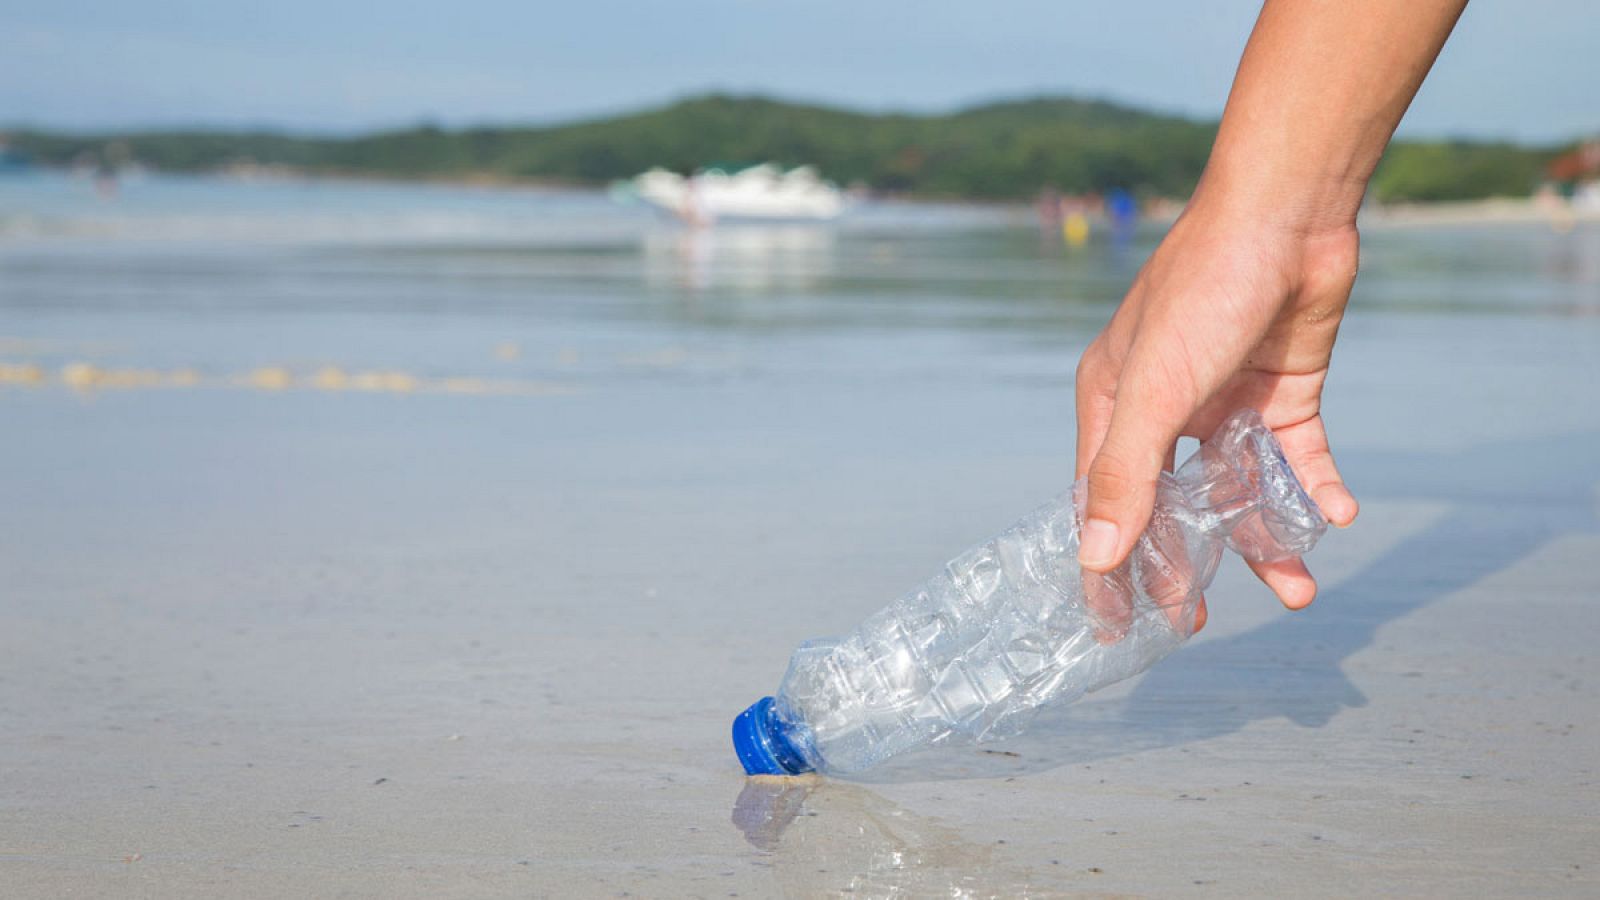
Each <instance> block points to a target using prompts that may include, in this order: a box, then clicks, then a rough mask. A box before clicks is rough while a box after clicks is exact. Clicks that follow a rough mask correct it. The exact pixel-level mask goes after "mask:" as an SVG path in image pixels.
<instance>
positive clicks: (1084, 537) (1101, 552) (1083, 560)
mask: <svg viewBox="0 0 1600 900" xmlns="http://www.w3.org/2000/svg"><path fill="white" fill-rule="evenodd" d="M1116 553H1117V523H1115V522H1108V521H1106V520H1105V519H1090V520H1089V521H1087V522H1085V523H1083V532H1082V533H1081V534H1080V535H1079V536H1078V563H1079V564H1080V565H1082V566H1084V567H1086V568H1090V569H1096V570H1098V569H1105V568H1107V567H1109V566H1110V565H1111V559H1112V557H1114V556H1116Z"/></svg>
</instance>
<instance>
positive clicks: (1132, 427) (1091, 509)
mask: <svg viewBox="0 0 1600 900" xmlns="http://www.w3.org/2000/svg"><path fill="white" fill-rule="evenodd" d="M1118 393H1119V394H1121V393H1122V392H1121V391H1119V392H1118ZM1145 396H1149V395H1145ZM1120 399H1121V400H1122V402H1120V403H1118V404H1117V408H1116V410H1115V411H1114V412H1113V413H1112V416H1111V428H1110V429H1109V430H1108V431H1107V432H1106V439H1105V442H1104V443H1102V444H1101V445H1100V449H1099V451H1098V452H1097V453H1096V454H1095V457H1094V461H1093V462H1091V463H1090V464H1089V477H1088V498H1087V499H1086V501H1085V502H1084V506H1083V529H1082V531H1081V533H1080V534H1079V539H1078V563H1079V564H1080V565H1082V566H1083V567H1084V568H1086V569H1089V570H1090V571H1093V572H1109V571H1110V570H1112V569H1114V568H1116V567H1117V566H1119V565H1121V564H1122V561H1123V560H1124V559H1126V558H1127V557H1128V553H1129V552H1130V551H1131V550H1132V549H1133V545H1134V542H1136V541H1137V540H1138V539H1139V535H1140V534H1142V533H1143V532H1144V529H1145V526H1146V525H1148V524H1149V523H1150V512H1151V510H1152V508H1154V506H1155V500H1156V483H1157V479H1158V478H1160V476H1161V469H1162V466H1163V464H1164V463H1165V461H1166V458H1167V455H1168V450H1169V448H1171V447H1172V445H1173V442H1174V441H1176V440H1177V438H1178V431H1179V429H1180V428H1181V426H1182V423H1181V422H1178V423H1175V424H1168V423H1169V421H1170V420H1169V419H1167V418H1163V417H1158V416H1157V415H1153V414H1152V411H1151V410H1149V409H1146V408H1142V407H1147V406H1148V405H1149V404H1141V403H1130V402H1128V401H1127V398H1126V397H1122V398H1120Z"/></svg>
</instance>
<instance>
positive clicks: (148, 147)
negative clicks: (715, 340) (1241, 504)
mask: <svg viewBox="0 0 1600 900" xmlns="http://www.w3.org/2000/svg"><path fill="white" fill-rule="evenodd" d="M1214 134H1215V125H1214V124H1210V123H1201V122H1194V121H1190V120H1187V119H1182V118H1178V117H1174V116H1167V115H1160V114H1156V113H1151V112H1146V111H1142V110H1137V109H1133V108H1130V107H1125V106H1119V105H1117V104H1113V103H1106V102H1101V101H1088V100H1077V99H1071V98H1051V97H1040V98H1035V99H1027V100H1019V101H1012V102H1004V103H992V104H987V105H983V106H978V107H974V108H971V109H966V110H961V111H958V112H955V113H950V114H947V115H928V116H920V115H919V116H913V115H903V114H886V115H868V114H864V113H858V112H851V111H848V110H841V109H833V108H828V107H821V106H811V105H805V104H796V103H785V102H781V101H777V100H772V99H767V98H761V97H733V96H726V95H711V96H706V97H700V98H696V99H691V100H685V101H682V102H679V103H676V104H673V105H671V106H667V107H663V108H660V109H654V110H648V111H644V112H639V113H633V114H629V115H623V116H615V117H611V118H605V119H596V120H592V121H584V122H576V123H572V124H567V125H561V126H554V127H547V128H473V129H465V130H446V129H442V128H439V127H437V126H433V125H423V126H418V127H416V128H411V129H406V130H400V131H389V132H381V133H375V134H370V135H364V136H360V137H355V138H313V137H304V136H291V135H285V134H276V133H269V132H244V133H225V132H160V133H139V134H117V135H78V136H72V135H57V134H46V133H40V132H29V131H22V132H13V133H12V134H11V139H12V144H13V146H14V147H15V148H16V149H18V150H21V151H23V152H25V153H27V154H29V155H31V156H32V157H33V158H35V159H37V160H39V161H42V162H46V163H57V164H63V165H65V164H70V163H72V162H73V161H74V160H81V159H83V158H85V157H86V156H87V157H92V156H93V155H94V154H97V153H99V152H100V151H101V149H102V148H103V147H105V146H106V145H107V144H108V143H110V142H112V141H117V142H120V143H121V144H123V145H124V146H126V148H127V149H128V151H129V152H130V153H131V155H132V157H133V158H134V159H136V160H138V161H139V162H142V163H144V164H146V165H150V166H153V167H155V168H158V169H165V170H171V171H184V172H192V171H206V170H214V169H218V168H223V167H227V166H230V165H235V164H239V163H253V164H260V165H281V166H288V167H293V168H296V169H300V170H304V171H308V172H316V173H326V174H359V175H375V176H387V177H397V178H417V177H466V176H499V177H507V178H526V179H541V180H548V181H561V182H570V183H575V184H600V183H604V182H606V181H609V180H612V179H616V178H625V177H628V176H631V175H634V174H637V173H638V172H641V171H643V170H645V169H647V168H649V167H651V166H665V167H667V168H670V169H677V170H680V171H689V170H692V169H695V168H698V167H701V166H704V165H708V164H712V163H718V162H722V163H756V162H768V161H771V162H778V163H783V164H786V165H799V164H811V165H815V166H817V167H818V168H819V169H820V170H821V171H822V173H823V174H824V175H825V176H827V177H828V178H831V179H833V180H835V181H838V182H840V183H845V184H862V185H865V186H867V187H870V188H873V189H876V190H881V191H891V192H897V193H905V194H910V195H915V196H921V197H947V198H964V199H985V200H1015V199H1022V198H1027V197H1031V196H1033V195H1034V194H1035V193H1036V192H1037V191H1038V190H1039V189H1040V188H1042V187H1046V186H1049V187H1053V188H1055V189H1057V190H1060V191H1063V192H1067V193H1084V192H1088V191H1106V190H1109V189H1112V188H1123V189H1126V190H1130V191H1133V192H1135V193H1139V194H1144V195H1160V196H1168V197H1182V196H1186V195H1187V194H1188V193H1189V192H1190V191H1191V190H1193V188H1194V185H1195V182H1196V181H1197V180H1198V178H1199V177H1200V172H1201V170H1202V169H1203V168H1204V166H1205V161H1206V156H1207V154H1208V152H1209V150H1210V147H1211V140H1212V137H1213V136H1214ZM1552 156H1553V152H1552V151H1548V150H1541V149H1530V148H1525V147H1518V146H1514V145H1510V144H1480V143H1465V142H1450V143H1401V144H1396V145H1395V146H1394V147H1393V148H1391V150H1390V152H1389V155H1388V157H1387V158H1386V159H1385V161H1384V163H1383V165H1382V167H1381V168H1380V169H1379V171H1378V174H1377V176H1376V178H1375V179H1374V182H1373V194H1374V196H1375V197H1376V198H1377V199H1378V200H1380V201H1384V202H1396V201H1407V200H1460V199H1471V198H1477V197H1485V196H1492V195H1497V194H1511V195H1526V194H1528V193H1530V192H1531V191H1532V190H1533V189H1534V187H1535V186H1536V185H1537V184H1538V181H1539V178H1540V171H1541V167H1542V166H1543V165H1544V164H1545V162H1546V161H1547V160H1548V159H1550V158H1551V157H1552Z"/></svg>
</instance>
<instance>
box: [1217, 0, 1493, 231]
mask: <svg viewBox="0 0 1600 900" xmlns="http://www.w3.org/2000/svg"><path fill="white" fill-rule="evenodd" d="M1465 7H1466V0H1267V3H1266V5H1265V6H1264V7H1263V8H1262V11H1261V16H1260V18H1259V19H1258V20H1257V22H1256V27H1255V31H1254V32H1253V33H1252V34H1251V36H1250V42H1249V44H1248V45H1247V46H1246V48H1245V53H1244V57H1243V59H1242V60H1241V61H1240V63H1239V72H1238V75H1237V76H1236V78H1235V79H1234V84H1233V90H1232V93H1231V94H1230V95H1229V97H1228V105H1227V109H1226V111H1225V112H1224V114H1223V117H1222V125H1221V128H1220V129H1219V131H1218V133H1217V140H1216V144H1215V146H1214V147H1213V149H1212V154H1211V161H1210V163H1209V164H1208V165H1207V167H1206V174H1205V176H1204V177H1203V178H1202V180H1201V185H1200V188H1199V190H1198V191H1197V196H1204V197H1206V198H1207V199H1209V200H1211V201H1213V202H1217V203H1221V204H1223V205H1225V206H1227V207H1230V208H1237V209H1240V210H1241V211H1247V212H1248V214H1249V215H1252V216H1262V215H1268V216H1271V217H1273V218H1276V219H1278V220H1280V221H1281V222H1282V223H1284V224H1287V225H1290V226H1291V227H1295V228H1297V229H1303V230H1306V231H1316V230H1323V229H1329V228H1338V227H1342V226H1348V225H1349V224H1351V223H1353V222H1354V220H1355V214H1356V211H1357V209H1358V208H1359V207H1360V205H1361V198H1362V195H1363V194H1364V193H1365V191H1366V186H1367V181H1368V180H1369V179H1370V178H1371V177H1372V171H1373V169H1374V168H1376V166H1377V164H1378V159H1379V158H1380V157H1381V156H1382V155H1383V150H1384V147H1385V146H1386V145H1387V144H1388V142H1389V138H1390V137H1391V136H1392V135H1393V134H1394V129H1395V126H1396V125H1398V124H1399V122H1400V117H1401V116H1402V115H1404V114H1405V111H1406V107H1407V106H1409V105H1410V103H1411V98H1412V97H1413V96H1415V94H1416V92H1417V88H1418V87H1420V86H1421V84H1422V80H1423V78H1424V77H1425V76H1426V75H1427V74H1428V69H1429V68H1430V67H1431V66H1432V65H1433V61H1434V58H1435V57H1436V56H1437V55H1438V53H1439V48H1440V47H1442V46H1443V45H1444V42H1445V39H1446V38H1447V37H1449V35H1450V30H1451V28H1452V27H1454V25H1455V22H1456V19H1457V18H1458V17H1459V16H1460V15H1461V11H1462V10H1463V9H1464V8H1465Z"/></svg>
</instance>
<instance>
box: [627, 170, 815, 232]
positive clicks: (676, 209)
mask: <svg viewBox="0 0 1600 900" xmlns="http://www.w3.org/2000/svg"><path fill="white" fill-rule="evenodd" d="M627 188H628V192H629V193H631V194H633V195H634V196H637V197H638V198H640V199H641V200H644V201H645V202H646V203H649V204H650V205H652V206H655V207H657V208H658V209H662V210H665V211H667V212H670V213H672V214H673V215H675V216H677V217H678V218H680V219H683V220H684V221H685V222H689V223H690V224H695V225H708V224H710V223H712V222H717V221H726V220H730V219H738V220H747V221H762V222H773V221H791V222H792V221H812V222H819V221H827V220H829V219H834V218H837V217H838V216H839V214H840V213H842V212H844V207H845V200H844V192H843V191H840V190H839V188H838V187H837V186H835V185H834V184H832V183H831V182H828V181H824V180H823V179H822V177H821V176H820V175H818V174H817V170H816V169H814V168H812V167H810V166H801V167H799V168H797V169H790V170H788V171H784V170H783V169H782V168H780V167H778V166H776V165H772V164H771V163H767V164H763V165H759V166H751V167H749V168H746V169H739V170H736V171H733V172H728V171H725V170H723V169H716V168H713V169H705V170H702V171H700V172H696V173H695V174H694V175H690V176H688V177H685V176H683V175H679V174H678V173H676V172H669V171H667V170H666V169H651V170H650V171H648V172H646V173H644V174H643V175H640V176H638V177H636V178H634V179H633V180H631V181H629V182H628V183H627Z"/></svg>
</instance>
